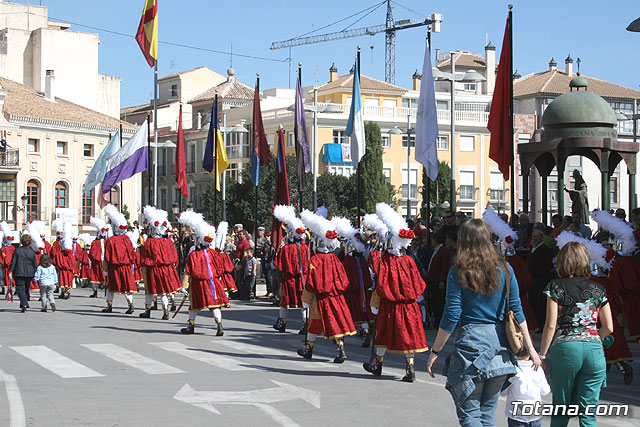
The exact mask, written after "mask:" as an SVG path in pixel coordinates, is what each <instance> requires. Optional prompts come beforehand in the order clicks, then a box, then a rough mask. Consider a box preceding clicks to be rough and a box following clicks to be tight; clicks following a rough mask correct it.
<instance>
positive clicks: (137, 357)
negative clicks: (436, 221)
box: [82, 344, 184, 375]
mask: <svg viewBox="0 0 640 427" xmlns="http://www.w3.org/2000/svg"><path fill="white" fill-rule="evenodd" d="M82 346H83V347H86V348H88V349H89V350H91V351H95V352H96V353H100V354H102V355H104V356H107V357H108V358H109V359H112V360H115V361H116V362H118V363H122V364H124V365H127V366H131V367H132V368H135V369H139V370H141V371H142V372H144V373H147V374H150V375H161V374H182V373H184V371H183V370H182V369H178V368H174V367H173V366H171V365H167V364H166V363H162V362H159V361H157V360H154V359H151V358H149V357H146V356H143V355H141V354H138V353H135V352H133V351H130V350H127V349H126V348H122V347H120V346H117V345H115V344H82Z"/></svg>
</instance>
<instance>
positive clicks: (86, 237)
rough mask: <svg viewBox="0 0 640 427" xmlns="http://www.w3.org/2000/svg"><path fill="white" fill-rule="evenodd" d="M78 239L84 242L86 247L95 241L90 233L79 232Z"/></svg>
mask: <svg viewBox="0 0 640 427" xmlns="http://www.w3.org/2000/svg"><path fill="white" fill-rule="evenodd" d="M78 239H79V240H80V241H81V242H82V244H83V245H84V247H85V248H86V247H87V246H88V245H90V244H91V242H93V237H91V235H90V234H89V233H81V234H79V235H78Z"/></svg>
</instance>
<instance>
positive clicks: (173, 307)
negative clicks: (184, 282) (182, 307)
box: [171, 301, 176, 312]
mask: <svg viewBox="0 0 640 427" xmlns="http://www.w3.org/2000/svg"><path fill="white" fill-rule="evenodd" d="M174 311H176V302H175V301H173V302H172V303H171V312H174Z"/></svg>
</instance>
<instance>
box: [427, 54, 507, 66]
mask: <svg viewBox="0 0 640 427" xmlns="http://www.w3.org/2000/svg"><path fill="white" fill-rule="evenodd" d="M497 65H498V63H497V62H496V66H497ZM450 66H451V58H449V59H446V60H444V61H443V62H441V63H440V64H438V65H437V68H449V67H450ZM456 67H465V68H478V69H480V68H481V69H483V70H484V68H485V67H486V64H485V62H484V58H483V57H482V56H480V55H476V54H475V53H469V52H456Z"/></svg>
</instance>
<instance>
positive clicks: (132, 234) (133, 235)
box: [127, 227, 140, 249]
mask: <svg viewBox="0 0 640 427" xmlns="http://www.w3.org/2000/svg"><path fill="white" fill-rule="evenodd" d="M127 236H129V240H131V244H132V245H133V247H134V248H136V249H137V248H138V246H140V230H139V229H137V228H135V227H134V228H132V229H131V230H129V231H127Z"/></svg>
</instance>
